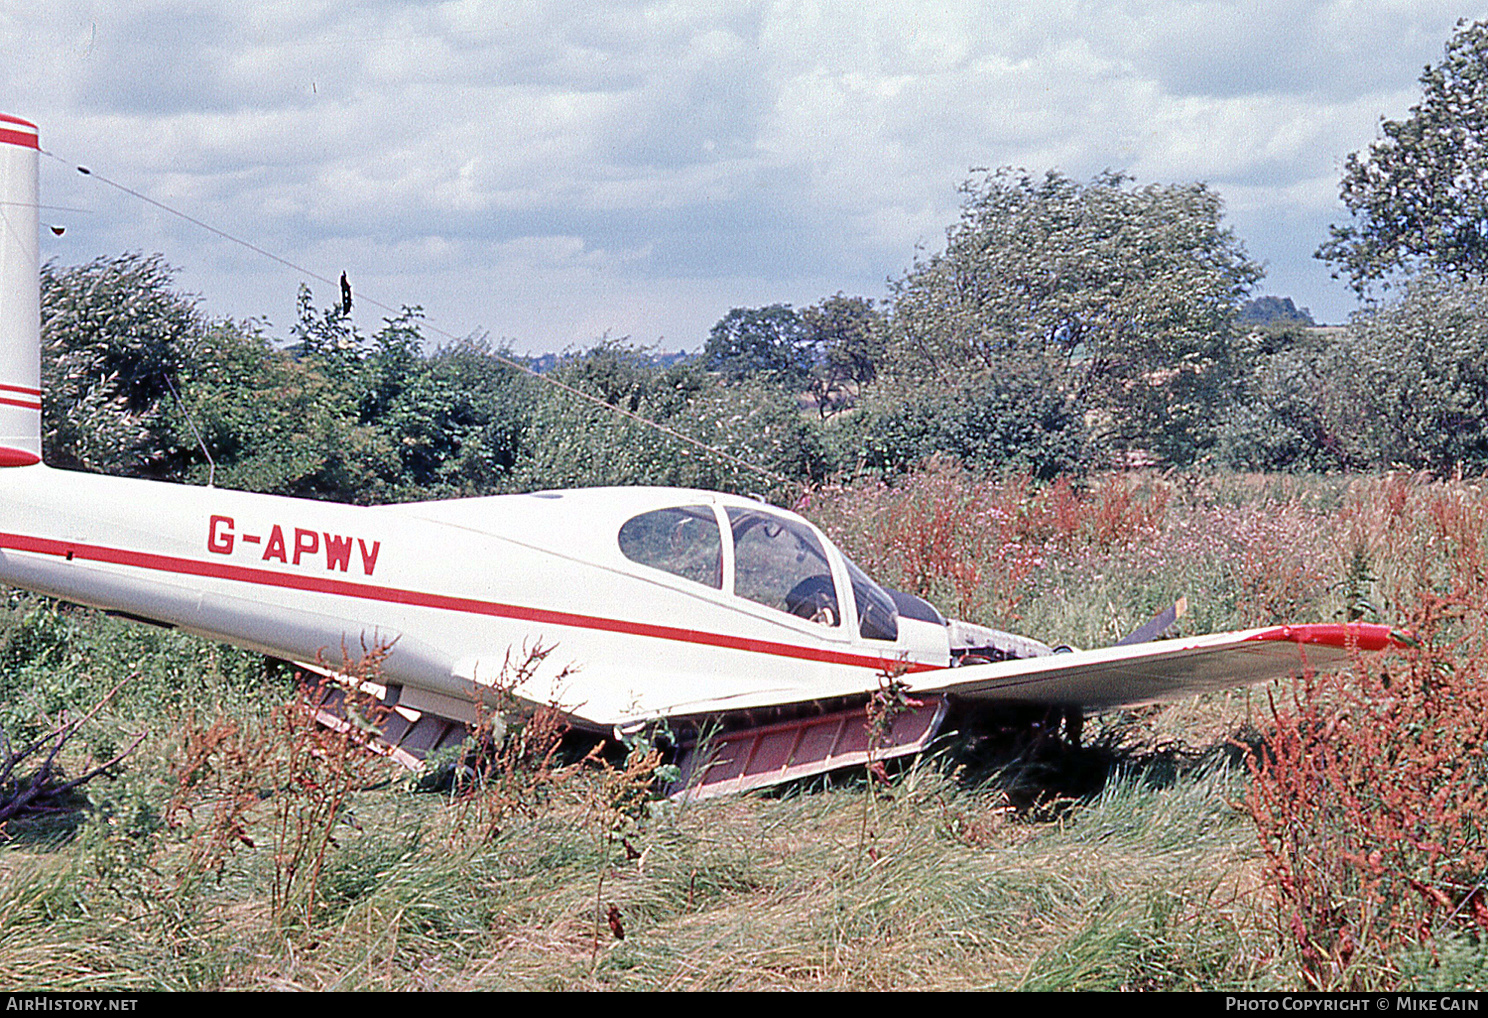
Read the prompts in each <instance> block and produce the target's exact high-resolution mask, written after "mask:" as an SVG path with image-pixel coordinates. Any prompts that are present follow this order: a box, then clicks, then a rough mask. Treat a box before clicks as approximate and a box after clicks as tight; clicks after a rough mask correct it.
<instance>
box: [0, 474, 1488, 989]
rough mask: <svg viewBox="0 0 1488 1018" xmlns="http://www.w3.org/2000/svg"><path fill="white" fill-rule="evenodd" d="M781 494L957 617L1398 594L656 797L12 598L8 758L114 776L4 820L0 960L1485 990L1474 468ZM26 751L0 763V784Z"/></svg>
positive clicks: (476, 978) (139, 978)
mask: <svg viewBox="0 0 1488 1018" xmlns="http://www.w3.org/2000/svg"><path fill="white" fill-rule="evenodd" d="M799 508H800V509H801V511H802V512H803V513H805V514H806V515H807V516H809V517H811V518H812V519H814V520H816V521H817V522H818V523H819V524H820V525H821V526H822V527H823V528H824V529H826V530H827V531H828V532H829V533H830V534H831V535H832V536H833V537H834V538H835V539H836V540H838V541H839V542H840V543H841V544H842V545H843V547H844V548H845V549H846V550H847V551H848V552H849V554H851V555H853V556H854V557H855V558H856V559H857V561H858V562H859V563H860V564H862V565H863V566H864V567H865V568H866V569H867V570H868V571H869V572H870V573H873V574H875V575H877V576H878V577H879V578H881V579H882V580H884V581H885V582H888V583H890V584H894V585H898V586H901V587H903V588H905V589H908V590H914V591H917V592H920V593H923V594H925V595H927V596H929V597H931V598H932V599H933V600H935V601H936V602H937V603H938V604H939V605H941V606H942V607H943V608H944V609H945V610H946V611H947V612H948V613H949V614H955V615H959V616H961V617H964V618H969V619H972V620H975V621H980V622H985V623H990V624H994V625H999V626H1002V627H1004V628H1009V629H1014V630H1018V631H1022V632H1027V633H1029V634H1030V635H1035V636H1038V637H1040V638H1042V639H1045V640H1047V641H1049V642H1054V643H1070V644H1073V645H1077V646H1096V645H1101V644H1105V643H1109V642H1112V641H1114V640H1115V639H1117V638H1118V637H1120V636H1122V635H1124V634H1125V633H1126V632H1128V631H1130V630H1131V629H1134V628H1135V627H1136V626H1138V625H1140V624H1141V623H1142V622H1144V621H1145V620H1146V619H1147V618H1148V617H1150V616H1151V615H1152V614H1155V613H1156V612H1157V611H1159V610H1161V609H1162V608H1163V607H1165V606H1166V605H1167V604H1170V603H1171V602H1172V601H1173V600H1174V599H1176V598H1177V597H1178V596H1179V595H1186V596H1187V597H1188V599H1189V604H1190V606H1191V612H1190V614H1189V615H1188V617H1186V618H1185V619H1183V620H1182V622H1181V623H1180V629H1181V631H1183V632H1185V633H1198V632H1207V631H1211V630H1217V629H1226V628H1238V627H1245V626H1251V625H1259V624H1266V623H1271V622H1277V621H1283V620H1285V621H1301V622H1311V621H1334V620H1343V619H1355V618H1362V619H1365V620H1367V621H1383V622H1387V623H1390V624H1391V625H1394V626H1396V627H1397V628H1398V629H1400V630H1401V631H1402V632H1408V633H1409V634H1411V636H1410V639H1411V642H1412V644H1413V645H1414V646H1412V647H1411V648H1410V649H1409V650H1406V651H1401V652H1398V653H1396V654H1394V655H1392V656H1390V657H1388V658H1386V659H1384V660H1376V661H1375V662H1373V663H1367V664H1366V663H1363V662H1361V663H1359V664H1358V665H1356V666H1355V667H1354V668H1353V669H1351V670H1349V671H1348V672H1346V673H1345V674H1343V675H1342V676H1340V677H1339V678H1338V679H1336V680H1335V679H1329V678H1324V677H1314V678H1311V679H1309V680H1306V681H1304V682H1299V683H1297V684H1296V685H1295V686H1292V685H1288V686H1285V687H1282V686H1276V687H1271V688H1258V689H1253V690H1249V691H1244V690H1242V691H1236V692H1232V693H1228V694H1224V695H1218V696H1214V697H1209V698H1204V699H1195V700H1192V701H1187V702H1182V703H1177V704H1172V705H1168V706H1165V707H1160V708H1148V709H1144V710H1141V711H1136V712H1128V713H1123V714H1112V715H1107V716H1105V717H1102V718H1100V719H1098V720H1097V721H1096V722H1094V723H1093V724H1091V725H1089V726H1087V747H1086V748H1085V749H1084V750H1083V751H1081V752H1078V753H1070V752H1063V751H1058V750H1054V749H1050V748H1048V747H1045V748H1043V749H1038V750H1035V749H1031V748H1028V747H1026V746H1025V747H1023V748H1022V750H1019V749H1017V748H1016V747H1013V748H1009V747H1007V746H1002V745H999V746H996V747H992V746H989V745H987V744H985V743H981V744H977V743H973V742H970V741H968V740H961V739H955V738H949V739H947V740H946V741H945V743H944V745H942V746H941V747H939V748H938V750H937V751H936V752H934V753H933V754H931V755H930V756H928V757H927V758H925V759H922V760H920V761H918V762H917V763H915V764H914V765H913V766H911V767H908V768H906V769H904V770H902V771H901V772H899V773H897V774H895V775H893V776H892V779H891V781H890V782H889V783H887V784H884V783H881V782H877V781H869V780H866V779H865V776H864V775H863V774H862V773H856V774H843V775H839V776H837V777H836V778H835V779H834V780H833V781H832V782H830V783H823V782H817V783H812V784H810V785H803V786H796V787H791V788H787V789H785V790H783V791H778V792H776V793H773V794H770V795H756V796H748V797H739V798H733V799H725V800H715V801H709V802H704V803H694V804H676V803H664V802H655V801H649V800H650V797H649V795H648V792H649V784H648V782H647V778H648V775H650V774H651V773H652V772H654V770H655V768H656V765H657V760H656V758H655V757H654V756H652V755H650V753H649V747H648V746H647V745H645V744H638V745H636V746H634V747H630V748H629V751H628V752H627V751H626V749H625V748H624V747H614V748H612V750H611V752H609V753H608V754H607V755H604V756H600V755H595V754H591V755H590V756H589V757H587V758H585V757H584V756H583V750H582V749H580V750H574V749H573V748H572V747H571V746H568V745H567V744H563V745H560V744H559V741H558V735H559V733H558V732H556V731H555V730H554V729H553V728H552V727H551V726H550V725H548V724H547V723H546V721H547V719H545V718H542V717H539V718H537V719H533V720H531V721H529V722H527V723H525V724H515V725H513V726H512V727H511V728H510V730H509V732H508V742H507V744H506V746H505V748H504V749H503V750H502V751H501V752H500V753H499V754H498V755H497V756H496V758H495V759H494V760H492V761H491V765H490V767H488V768H487V769H486V771H485V773H486V778H485V779H484V781H483V782H466V783H464V784H463V785H461V786H459V787H456V788H451V787H449V786H448V785H447V784H446V785H445V786H443V787H434V784H435V783H432V782H428V783H425V787H421V786H420V785H419V783H418V782H415V781H414V780H412V779H411V778H409V777H407V776H406V775H404V774H403V773H401V772H400V771H398V770H396V769H393V768H392V767H390V766H389V765H385V764H383V763H381V762H379V761H374V760H371V759H369V758H367V757H366V756H365V755H363V754H361V753H360V752H359V751H356V750H354V749H352V748H351V747H349V746H348V745H347V744H346V743H345V742H343V741H341V740H340V739H339V738H338V737H336V736H334V735H333V734H332V733H327V732H325V731H324V730H320V729H317V728H315V727H314V726H313V725H310V724H308V723H307V722H306V719H305V718H304V716H303V715H302V714H301V713H299V712H297V711H296V710H295V709H293V704H294V703H295V695H294V692H293V683H292V676H291V675H290V674H289V673H288V672H287V671H286V670H284V669H283V668H279V667H272V666H269V665H266V664H265V663H264V662H263V661H262V660H261V659H258V658H255V657H254V656H252V655H248V654H246V653H242V652H238V651H235V650H230V649H226V648H221V647H217V646H212V645H208V644H205V643H202V642H200V641H196V640H194V639H191V638H188V637H184V636H180V635H176V634H172V633H166V632H162V631H158V630H154V629H148V628H144V627H140V626H136V625H134V624H131V623H127V622H123V621H119V620H114V619H110V618H107V617H105V616H102V615H98V614H96V613H93V612H88V611H83V610H79V609H73V608H69V607H66V606H60V605H56V604H53V603H51V602H46V601H43V600H40V599H35V598H31V597H29V596H15V597H13V598H12V599H11V601H10V602H9V605H8V607H7V609H6V613H5V617H4V619H3V634H4V643H3V646H0V727H3V730H4V732H5V735H6V737H7V739H8V740H9V746H10V747H11V748H12V749H19V748H20V747H21V746H23V745H24V744H26V743H27V742H29V741H30V740H31V739H34V738H36V737H38V736H41V735H44V734H45V733H46V732H48V731H49V730H51V728H52V726H53V725H54V724H55V723H56V722H57V721H59V720H60V719H62V718H63V716H64V714H66V713H67V712H71V716H73V717H79V716H80V715H81V714H82V713H84V712H86V711H87V710H88V709H89V708H92V707H93V706H94V705H96V704H98V703H99V702H100V701H103V700H105V698H106V697H107V696H108V694H109V692H110V691H111V690H112V689H114V687H115V686H116V685H118V684H119V683H120V682H121V681H122V683H123V684H122V686H120V687H119V689H118V691H117V692H116V693H114V694H113V696H112V697H111V698H108V699H107V701H106V702H105V703H104V704H103V706H102V708H101V709H100V710H99V711H98V712H97V714H96V715H95V716H94V717H93V718H92V719H91V720H89V721H88V723H87V724H85V725H83V726H82V727H81V728H80V730H79V732H78V735H77V737H76V738H75V739H73V740H72V741H71V742H70V743H69V744H68V747H67V750H66V759H65V765H66V767H67V769H68V771H69V772H70V773H74V774H77V773H82V772H84V771H85V770H86V769H87V768H88V767H89V765H90V764H89V758H91V759H92V760H95V761H104V760H107V759H110V758H111V757H112V756H113V755H114V754H116V753H118V752H120V751H121V750H123V749H124V748H126V747H128V746H129V745H130V744H131V743H132V742H133V741H134V739H135V737H136V736H138V735H141V734H142V735H143V739H142V740H141V741H140V743H139V745H138V747H137V748H135V749H134V751H133V752H132V753H131V754H130V755H129V756H127V757H126V758H125V760H124V762H123V763H122V765H120V766H119V767H118V768H116V769H115V773H114V776H112V777H99V778H95V779H94V780H92V781H91V782H89V783H88V784H87V785H85V786H83V787H82V788H81V789H80V790H79V794H78V795H77V796H76V797H75V799H73V800H72V801H69V802H65V803H63V804H62V805H61V806H59V808H57V809H56V810H55V811H54V812H51V813H49V814H46V815H42V816H39V817H38V816H34V815H33V816H21V817H16V818H13V819H11V820H9V821H8V822H7V824H6V826H5V827H4V828H3V834H4V842H3V844H0V987H4V988H6V989H82V988H87V989H186V988H197V989H226V988H306V989H419V988H423V989H487V988H490V989H500V988H534V989H540V988H699V989H732V988H817V987H820V988H844V989H869V988H874V989H876V988H911V987H915V988H919V987H924V988H944V989H950V988H996V989H1015V988H1037V989H1123V988H1126V989H1184V988H1199V989H1224V988H1234V989H1242V988H1244V989H1267V988H1306V987H1325V988H1333V987H1348V986H1352V987H1373V988H1384V987H1420V988H1426V987H1446V986H1454V987H1455V986H1469V987H1478V988H1481V987H1483V986H1485V985H1488V952H1485V951H1484V949H1483V947H1482V945H1481V937H1482V935H1483V931H1484V930H1485V929H1488V899H1485V892H1484V890H1483V885H1484V881H1485V879H1488V848H1485V837H1484V831H1485V826H1488V783H1485V781H1484V780H1483V779H1484V777H1485V774H1484V771H1485V763H1484V758H1483V752H1484V746H1485V743H1488V702H1484V701H1485V699H1488V696H1485V694H1484V693H1483V692H1482V691H1481V690H1480V685H1481V676H1480V671H1481V669H1482V665H1483V662H1484V660H1485V657H1484V652H1485V647H1484V637H1485V632H1484V627H1485V621H1484V616H1485V609H1488V496H1485V494H1484V491H1483V487H1482V485H1481V484H1479V483H1477V482H1475V481H1471V480H1466V481H1465V480H1454V481H1432V480H1430V479H1428V478H1424V477H1409V476H1392V477H1383V478H1378V477H1376V478H1359V477H1326V478H1299V477H1281V476H1218V477H1215V476H1198V475H1167V476H1158V475H1111V476H1106V477H1100V478H1096V479H1094V480H1093V481H1092V482H1091V483H1090V484H1088V485H1085V486H1081V487H1075V486H1071V485H1069V484H1066V483H1063V482H1056V483H1054V484H1035V483H1033V482H1030V481H1028V480H1026V479H1023V478H1021V477H1004V478H997V477H993V478H981V477H973V476H971V475H968V474H966V473H964V472H963V471H961V470H960V469H959V468H956V467H953V466H951V465H948V464H935V463H932V464H931V465H930V466H929V467H927V468H925V469H922V470H920V471H918V472H916V473H913V474H910V475H908V476H906V477H904V478H902V479H901V480H899V481H898V483H896V484H894V485H892V486H884V485H879V484H877V483H867V482H864V483H859V484H856V485H853V486H848V487H839V488H819V489H815V490H812V491H811V492H809V493H808V494H807V495H805V496H803V497H802V499H801V502H800V506H799ZM25 770H26V767H25V766H24V765H23V766H22V767H20V768H18V769H17V771H16V772H15V773H12V774H9V775H4V776H0V801H3V800H4V798H5V797H6V796H7V795H9V796H13V795H14V794H15V790H16V784H15V782H16V779H17V778H18V777H20V776H21V774H22V772H24V771H25Z"/></svg>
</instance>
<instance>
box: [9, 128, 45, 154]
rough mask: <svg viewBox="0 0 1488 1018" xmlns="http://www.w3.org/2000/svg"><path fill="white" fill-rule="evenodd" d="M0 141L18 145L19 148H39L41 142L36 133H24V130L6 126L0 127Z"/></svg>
mask: <svg viewBox="0 0 1488 1018" xmlns="http://www.w3.org/2000/svg"><path fill="white" fill-rule="evenodd" d="M0 142H4V143H5V144H7V145H19V146H21V148H35V149H39V148H41V142H40V141H38V140H37V137H36V135H34V134H26V133H25V132H24V131H12V130H10V129H9V128H6V127H0Z"/></svg>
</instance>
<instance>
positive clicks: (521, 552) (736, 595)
mask: <svg viewBox="0 0 1488 1018" xmlns="http://www.w3.org/2000/svg"><path fill="white" fill-rule="evenodd" d="M37 155H38V141H37V129H36V127H35V125H33V124H31V123H28V122H26V121H24V120H20V119H17V118H15V117H8V116H0V583H4V584H10V585H14V586H17V587H22V588H25V589H27V590H32V591H36V592H39V593H42V594H46V595H49V596H52V597H57V598H61V599H64V600H67V601H72V602H76V603H78V604H84V605H92V606H94V607H97V608H102V609H106V610H108V611H112V612H115V613H118V614H121V615H125V616H128V617H131V618H135V619H138V620H140V621H147V622H151V623H155V624H160V625H165V626H172V627H176V628H179V629H181V630H184V631H186V632H189V633H195V634H198V635H200V636H203V637H206V638H208V639H213V640H221V641H225V642H227V643H231V644H235V645H237V646H240V647H246V648H250V649H253V650H256V651H261V652H263V653H265V654H269V655H272V656H275V657H279V658H284V659H287V660H290V661H295V662H301V663H305V664H311V663H314V662H317V661H320V660H324V659H327V658H329V659H330V660H332V661H338V662H339V660H340V658H341V653H342V648H343V647H350V648H353V649H356V648H361V647H372V646H377V647H389V648H391V649H390V652H389V654H388V656H387V658H386V660H385V662H384V663H383V665H382V670H381V677H380V680H379V684H378V686H377V689H378V691H379V692H380V694H381V695H382V697H383V699H384V701H385V702H386V703H387V704H388V705H389V706H391V707H392V708H394V709H393V711H392V712H391V713H390V714H389V721H388V723H387V725H386V728H385V731H384V740H385V745H384V746H383V749H384V751H387V752H391V753H393V754H394V755H395V756H398V757H399V758H400V759H402V760H404V761H405V762H409V763H416V761H417V758H419V757H421V756H422V755H424V754H425V753H427V752H428V751H430V750H433V749H435V748H439V747H442V746H445V745H448V744H450V743H451V742H458V741H459V740H460V739H463V737H464V735H465V726H466V725H467V724H468V723H470V722H472V721H474V720H475V719H476V717H477V713H478V709H479V708H478V707H477V704H478V702H480V701H482V700H483V699H484V700H485V701H486V702H488V703H490V702H492V701H493V700H494V699H495V692H494V691H495V689H496V687H497V686H498V684H500V683H502V682H503V681H505V680H504V678H503V676H504V675H505V674H507V672H506V668H507V664H508V661H509V660H511V659H515V660H521V659H523V658H524V657H525V656H526V653H527V652H528V651H530V650H533V649H535V648H538V647H544V648H556V649H555V650H554V651H553V652H552V653H551V654H549V656H548V658H547V659H546V662H545V663H544V667H542V668H539V669H537V670H536V671H535V672H533V674H531V675H529V676H527V677H526V678H525V679H524V680H523V681H522V682H521V683H520V684H519V685H518V686H517V688H516V689H515V690H514V691H513V692H514V693H515V694H516V695H517V697H518V698H519V700H520V701H521V702H523V703H525V704H527V705H530V706H534V707H535V706H536V705H541V704H549V703H557V704H560V705H561V706H562V707H563V709H564V711H565V712H566V713H567V715H568V717H569V718H570V720H571V722H572V723H573V724H574V725H576V726H578V727H581V728H586V729H591V730H594V731H598V732H608V731H611V730H621V731H626V730H632V729H634V728H637V727H639V726H644V725H645V724H647V723H650V722H654V721H658V720H665V721H667V722H669V723H670V724H671V725H673V726H674V727H675V729H676V730H677V731H679V732H681V733H683V734H684V747H683V752H682V755H681V761H680V762H681V764H682V766H683V769H684V771H686V774H685V776H684V785H685V786H686V787H687V788H689V789H690V792H689V794H692V795H695V796H703V795H711V794H719V793H724V792H732V791H741V790H744V789H748V788H755V787H760V786H763V785H769V784H773V783H777V782H780V781H784V780H788V779H792V778H797V777H801V776H805V775H809V774H814V773H821V772H824V771H828V770H831V769H834V768H838V767H843V766H847V765H850V764H855V763H862V762H864V761H866V760H868V759H869V754H870V752H871V753H873V754H874V755H875V756H876V757H877V758H880V759H887V758H890V757H894V756H900V755H904V754H908V753H914V752H917V751H919V750H920V749H922V748H923V747H924V746H925V745H926V744H927V743H928V741H929V740H930V739H931V738H933V737H934V736H935V735H936V733H937V732H938V731H939V730H940V729H941V727H942V725H943V724H944V723H945V721H946V717H947V714H948V712H950V711H952V710H960V709H964V710H969V711H975V710H977V709H979V708H985V707H987V706H988V705H991V706H993V707H999V708H1003V707H1006V708H1051V709H1059V710H1063V711H1067V712H1069V714H1070V717H1071V718H1072V719H1073V718H1078V717H1079V716H1080V715H1079V713H1078V712H1079V711H1082V710H1103V709H1107V708H1114V707H1122V706H1131V705H1136V704H1143V703H1150V702H1153V701H1157V700H1162V699H1166V698H1172V697H1176V696H1182V695H1186V694H1191V693H1194V692H1199V691H1203V690H1209V689H1216V688H1221V687H1226V686H1237V685H1242V684H1246V683H1254V682H1261V681H1265V680H1268V679H1271V678H1274V677H1277V676H1283V675H1286V674H1288V673H1291V672H1294V671H1297V670H1300V669H1303V668H1307V667H1313V668H1315V667H1326V666H1331V665H1337V664H1339V663H1340V662H1343V661H1345V660H1347V659H1348V658H1349V656H1350V655H1353V654H1357V653H1358V652H1359V651H1375V650H1380V649H1383V648H1384V647H1386V646H1387V645H1388V644H1389V643H1390V633H1389V630H1388V628H1387V627H1384V626H1370V625H1346V626H1345V625H1309V626H1290V627H1288V626H1276V627H1270V628H1265V629H1255V630H1249V631H1245V632H1234V633H1220V634H1216V635H1213V636H1203V637H1196V638H1191V639H1178V640H1166V641H1161V642H1155V643H1138V644H1131V645H1126V646H1116V647H1110V648H1105V649H1102V650H1092V651H1077V652H1070V653H1055V652H1054V650H1053V648H1050V647H1048V646H1046V645H1044V644H1042V643H1039V642H1038V641H1036V640H1030V639H1026V638H1023V637H1018V636H1014V635H1011V634H1008V633H1002V632H999V631H996V630H992V629H988V628H985V627H982V626H976V625H972V624H969V623H964V622H958V621H947V620H946V619H944V618H943V617H942V616H941V615H940V613H939V612H937V611H936V610H935V609H934V608H933V607H931V606H930V605H929V604H928V603H926V602H924V601H922V600H920V599H919V598H916V597H912V596H910V595H906V594H900V593H897V592H891V591H886V590H885V589H884V588H882V587H880V586H879V585H878V584H876V583H875V582H874V581H873V580H871V579H870V578H869V577H868V576H866V575H865V574H864V573H863V572H862V571H861V570H860V569H858V568H857V567H856V566H855V565H854V564H853V563H852V562H851V561H850V560H849V559H848V558H847V557H846V556H845V555H843V554H842V553H841V552H840V551H839V550H838V549H837V548H836V547H834V546H833V544H832V542H831V541H830V540H828V539H827V538H826V536H825V535H823V534H822V532H821V531H820V530H818V529H817V528H816V527H815V526H813V525H812V524H811V523H810V522H808V521H807V520H805V519H803V518H802V517H800V516H798V515H795V514H793V513H790V512H787V511H785V510H782V509H778V508H775V507H773V506H770V505H766V504H764V503H762V502H759V501H755V500H753V499H749V498H741V497H738V496H735V495H725V494H718V493H714V492H706V491H690V490H682V489H672V488H642V487H638V488H591V489H581V490H570V491H540V492H534V493H532V494H525V495H502V496H496V497H490V498H471V499H457V500H451V501H442V502H417V503H409V504H401V505H387V506H378V507H370V508H369V507H361V506H348V505H338V504H332V503H326V502H316V501H307V500H302V499H293V498H283V497H278V496H272V495H259V494H251V493H248V492H239V491H225V490H221V489H217V488H212V487H197V486H187V485H178V484H170V483H164V482H156V481H141V480H134V479H128V478H116V477H106V476H99V475H93V474H85V473H76V472H70V471H64V470H55V469H52V468H50V467H47V466H46V465H45V464H44V463H42V461H41V453H42V449H41V398H42V393H41V388H40V368H39V363H40V343H39V320H40V308H39V290H38V241H37V236H38V216H37ZM1154 635H1155V634H1154ZM560 664H562V665H564V666H572V667H571V670H567V671H566V674H562V673H560V671H559V665H560ZM887 675H897V676H902V681H903V682H905V683H907V684H908V686H909V687H910V688H911V689H912V691H913V697H914V703H913V704H911V705H909V706H908V708H907V709H905V710H903V711H902V712H900V713H898V714H897V715H895V716H894V717H893V719H892V722H893V723H892V726H891V727H890V730H889V731H888V732H887V733H882V734H881V735H875V736H873V739H874V741H875V742H876V744H875V745H872V746H870V744H869V742H870V734H869V731H868V728H867V726H866V725H865V723H864V704H865V703H866V702H867V700H868V697H869V695H870V694H872V693H873V692H874V691H876V690H878V689H879V688H880V685H881V683H882V682H883V681H884V677H885V676H887ZM712 722H717V723H721V724H722V726H723V729H722V734H721V735H719V736H717V737H716V738H714V739H713V740H711V742H710V743H709V745H708V750H707V752H706V753H705V752H704V751H702V750H700V749H699V748H698V747H697V746H693V747H692V748H690V749H689V748H687V747H686V745H685V734H686V733H688V732H693V733H695V732H696V731H697V730H698V729H699V728H700V727H701V726H702V725H704V724H706V723H712ZM1072 727H1074V725H1073V724H1072Z"/></svg>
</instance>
